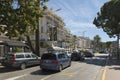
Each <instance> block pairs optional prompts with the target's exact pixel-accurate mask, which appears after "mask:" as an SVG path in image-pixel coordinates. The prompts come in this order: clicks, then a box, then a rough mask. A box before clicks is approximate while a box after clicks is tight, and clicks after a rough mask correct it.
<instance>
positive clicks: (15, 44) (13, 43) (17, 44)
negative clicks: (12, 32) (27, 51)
mask: <svg viewBox="0 0 120 80" xmlns="http://www.w3.org/2000/svg"><path fill="white" fill-rule="evenodd" d="M0 44H2V45H7V46H17V47H25V46H27V45H26V44H25V43H23V42H22V41H3V42H0Z"/></svg>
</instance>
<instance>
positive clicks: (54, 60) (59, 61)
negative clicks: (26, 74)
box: [40, 52, 71, 71]
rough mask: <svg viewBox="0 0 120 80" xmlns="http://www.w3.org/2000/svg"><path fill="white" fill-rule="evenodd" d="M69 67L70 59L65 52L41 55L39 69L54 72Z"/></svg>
mask: <svg viewBox="0 0 120 80" xmlns="http://www.w3.org/2000/svg"><path fill="white" fill-rule="evenodd" d="M68 66H71V59H70V57H69V56H68V55H67V54H66V53H65V52H53V53H46V54H43V55H42V57H41V60H40V68H41V69H42V70H46V69H48V70H56V71H61V70H62V69H64V68H66V67H68Z"/></svg>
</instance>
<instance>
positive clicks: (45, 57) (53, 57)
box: [42, 54, 56, 60]
mask: <svg viewBox="0 0 120 80" xmlns="http://www.w3.org/2000/svg"><path fill="white" fill-rule="evenodd" d="M42 59H47V60H56V55H54V54H43V56H42Z"/></svg>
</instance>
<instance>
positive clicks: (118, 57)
mask: <svg viewBox="0 0 120 80" xmlns="http://www.w3.org/2000/svg"><path fill="white" fill-rule="evenodd" d="M119 38H120V35H119V34H118V35H117V59H120V55H119Z"/></svg>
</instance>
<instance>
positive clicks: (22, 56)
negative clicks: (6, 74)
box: [1, 52, 40, 69]
mask: <svg viewBox="0 0 120 80" xmlns="http://www.w3.org/2000/svg"><path fill="white" fill-rule="evenodd" d="M1 64H2V65H3V66H6V67H15V68H20V69H25V68H26V67H27V66H32V65H38V64H40V57H38V56H37V55H35V54H33V53H30V52H20V53H10V54H6V55H5V57H4V59H3V60H2V62H1Z"/></svg>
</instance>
